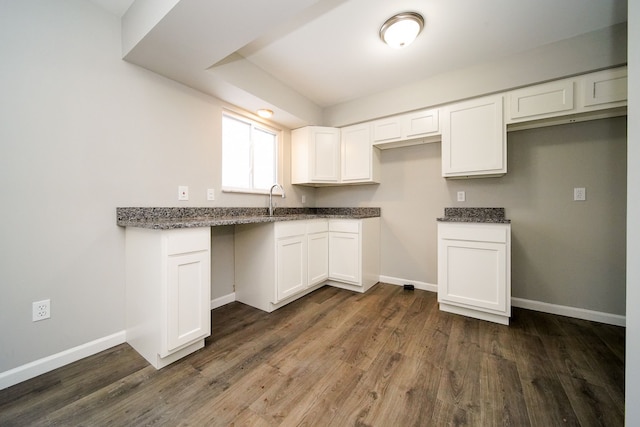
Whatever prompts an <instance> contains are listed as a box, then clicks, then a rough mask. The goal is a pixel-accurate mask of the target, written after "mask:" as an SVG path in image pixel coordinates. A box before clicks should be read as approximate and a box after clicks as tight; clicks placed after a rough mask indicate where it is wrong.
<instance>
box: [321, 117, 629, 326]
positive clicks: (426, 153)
mask: <svg viewBox="0 0 640 427" xmlns="http://www.w3.org/2000/svg"><path fill="white" fill-rule="evenodd" d="M440 151H441V145H440V143H433V144H426V145H420V146H413V147H405V148H397V149H391V150H386V151H383V152H382V155H381V161H382V183H381V184H380V185H378V186H362V187H349V188H322V189H318V192H317V196H316V202H317V203H318V205H322V206H347V205H358V206H380V207H381V208H382V236H381V240H382V249H381V250H382V253H381V258H382V264H381V270H382V271H381V274H382V275H384V276H390V277H395V278H400V279H407V280H413V281H420V282H427V283H431V284H436V283H437V256H436V236H437V233H436V222H435V219H436V218H437V217H439V216H442V214H443V209H444V207H446V206H489V207H494V206H501V207H505V208H506V212H507V215H508V217H509V218H511V219H512V221H513V224H512V293H513V296H514V297H519V298H525V299H530V300H534V301H542V302H547V303H552V304H560V305H565V306H570V307H579V308H585V309H590V310H596V311H602V312H605V313H612V314H620V315H624V313H625V232H626V226H625V220H626V215H625V212H626V198H625V197H626V196H625V195H626V168H625V163H626V119H625V118H624V117H622V118H615V119H605V120H597V121H592V122H585V123H575V124H570V125H562V126H554V127H548V128H540V129H531V130H525V131H518V132H510V133H509V134H508V169H509V172H508V173H507V175H505V176H504V177H501V178H483V179H470V180H445V179H444V178H442V177H441V176H440V173H441V166H440V155H441V153H440ZM574 187H586V189H587V201H585V202H574V201H573V188H574ZM457 191H466V196H467V201H466V202H464V203H460V202H457V201H456V193H457Z"/></svg>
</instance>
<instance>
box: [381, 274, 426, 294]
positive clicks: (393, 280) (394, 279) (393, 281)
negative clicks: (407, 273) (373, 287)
mask: <svg viewBox="0 0 640 427" xmlns="http://www.w3.org/2000/svg"><path fill="white" fill-rule="evenodd" d="M380 281H381V282H382V283H389V284H390V285H398V286H402V285H405V284H407V285H413V286H414V287H415V288H416V289H420V290H423V291H430V292H438V285H434V284H432V283H427V282H419V281H417V280H411V279H401V278H399V277H390V276H380Z"/></svg>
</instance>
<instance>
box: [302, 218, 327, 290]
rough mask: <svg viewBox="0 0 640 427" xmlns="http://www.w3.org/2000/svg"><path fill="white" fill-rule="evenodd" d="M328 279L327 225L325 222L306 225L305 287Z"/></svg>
mask: <svg viewBox="0 0 640 427" xmlns="http://www.w3.org/2000/svg"><path fill="white" fill-rule="evenodd" d="M328 277H329V224H328V222H327V220H322V219H321V220H311V221H308V223H307V278H308V284H307V286H313V285H317V284H318V283H321V282H324V281H325V280H327V278H328Z"/></svg>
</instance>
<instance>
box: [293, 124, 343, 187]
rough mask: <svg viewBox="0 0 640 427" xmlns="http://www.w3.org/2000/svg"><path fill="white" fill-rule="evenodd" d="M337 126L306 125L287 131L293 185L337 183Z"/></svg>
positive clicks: (338, 154) (338, 158)
mask: <svg viewBox="0 0 640 427" xmlns="http://www.w3.org/2000/svg"><path fill="white" fill-rule="evenodd" d="M339 180H340V129H338V128H332V127H322V126H307V127H304V128H300V129H295V130H294V131H292V132H291V181H292V183H293V184H314V183H320V184H322V183H334V184H335V183H338V181H339Z"/></svg>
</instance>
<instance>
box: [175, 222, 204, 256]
mask: <svg viewBox="0 0 640 427" xmlns="http://www.w3.org/2000/svg"><path fill="white" fill-rule="evenodd" d="M165 238H166V242H167V255H174V254H184V253H188V252H197V251H208V250H209V248H210V245H211V227H198V228H183V229H180V230H170V231H167V232H166V237H165Z"/></svg>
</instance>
